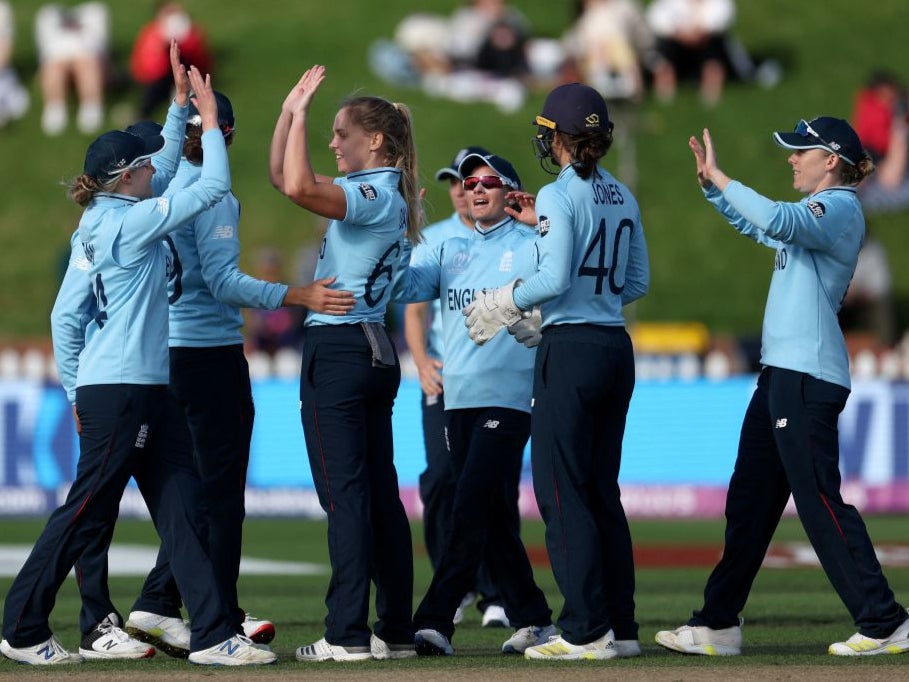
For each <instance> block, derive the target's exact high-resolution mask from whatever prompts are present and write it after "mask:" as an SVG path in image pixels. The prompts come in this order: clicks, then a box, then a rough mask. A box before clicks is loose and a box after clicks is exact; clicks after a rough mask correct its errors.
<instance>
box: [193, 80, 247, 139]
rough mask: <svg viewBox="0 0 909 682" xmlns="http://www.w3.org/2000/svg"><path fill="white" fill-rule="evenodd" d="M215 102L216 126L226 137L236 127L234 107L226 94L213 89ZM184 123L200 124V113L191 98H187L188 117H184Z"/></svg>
mask: <svg viewBox="0 0 909 682" xmlns="http://www.w3.org/2000/svg"><path fill="white" fill-rule="evenodd" d="M215 102H217V103H218V127H219V128H220V129H221V132H222V133H223V134H224V136H225V137H226V136H227V135H230V134H231V133H232V132H233V131H234V128H235V127H236V125H235V123H236V121H235V120H234V107H233V105H232V104H231V103H230V100H229V99H228V98H227V95H225V94H224V93H223V92H218V91H217V90H215ZM186 125H191V126H200V125H202V115H201V114H200V113H199V110H198V109H197V108H196V105H195V104H193V101H192V99H190V100H189V117H188V118H187V119H186Z"/></svg>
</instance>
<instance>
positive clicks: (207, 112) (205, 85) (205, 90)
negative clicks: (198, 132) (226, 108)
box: [189, 66, 218, 131]
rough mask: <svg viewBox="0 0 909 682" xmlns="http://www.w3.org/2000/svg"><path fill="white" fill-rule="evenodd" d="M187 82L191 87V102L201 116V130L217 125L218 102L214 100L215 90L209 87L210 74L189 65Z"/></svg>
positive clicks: (210, 128)
mask: <svg viewBox="0 0 909 682" xmlns="http://www.w3.org/2000/svg"><path fill="white" fill-rule="evenodd" d="M189 84H190V85H191V86H192V89H193V97H192V100H193V104H195V105H196V109H198V110H199V116H200V117H201V118H202V130H203V131H206V130H212V129H214V128H217V127H218V102H217V101H216V100H215V91H214V90H212V87H211V76H210V75H209V74H205V77H204V78H203V77H202V74H201V73H199V69H197V68H196V67H195V66H191V67H189Z"/></svg>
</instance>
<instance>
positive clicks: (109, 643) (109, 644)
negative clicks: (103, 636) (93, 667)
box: [101, 639, 117, 651]
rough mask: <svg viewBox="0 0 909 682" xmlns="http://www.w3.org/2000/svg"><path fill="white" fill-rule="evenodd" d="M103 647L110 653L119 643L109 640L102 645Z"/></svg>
mask: <svg viewBox="0 0 909 682" xmlns="http://www.w3.org/2000/svg"><path fill="white" fill-rule="evenodd" d="M101 646H103V647H104V648H105V649H107V650H108V651H110V650H111V649H113V648H114V647H115V646H117V642H116V641H114V640H113V639H111V640H108V641H107V642H105V643H104V644H102V645H101Z"/></svg>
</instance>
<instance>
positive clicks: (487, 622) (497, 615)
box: [481, 604, 511, 628]
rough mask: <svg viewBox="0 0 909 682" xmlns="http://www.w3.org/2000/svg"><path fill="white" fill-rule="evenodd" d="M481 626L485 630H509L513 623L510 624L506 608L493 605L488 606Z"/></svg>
mask: <svg viewBox="0 0 909 682" xmlns="http://www.w3.org/2000/svg"><path fill="white" fill-rule="evenodd" d="M481 625H482V627H484V628H507V627H510V626H511V623H509V622H508V615H507V614H506V613H505V608H504V607H502V606H499V605H498V604H493V605H492V606H487V607H486V610H485V611H483V620H482V622H481Z"/></svg>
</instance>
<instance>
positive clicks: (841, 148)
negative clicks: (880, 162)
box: [773, 116, 865, 166]
mask: <svg viewBox="0 0 909 682" xmlns="http://www.w3.org/2000/svg"><path fill="white" fill-rule="evenodd" d="M773 139H774V141H775V142H776V143H777V144H778V145H780V146H781V147H786V148H787V149H826V150H827V151H828V152H831V153H833V154H836V155H837V156H839V157H840V158H841V159H843V160H844V161H846V163H849V164H850V165H853V166H854V165H855V164H856V163H858V161H859V160H860V159H861V158H862V156H864V154H865V150H864V149H863V147H862V141H861V140H860V139H859V136H858V134H857V133H856V132H855V130H853V128H852V126H851V125H849V122H848V121H845V120H844V119H842V118H833V117H832V116H819V117H817V118H813V119H811V120H810V121H805V120H804V119H802V120H801V121H799V122H798V124H797V125H796V126H795V131H793V132H791V133H783V132H776V133H773Z"/></svg>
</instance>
